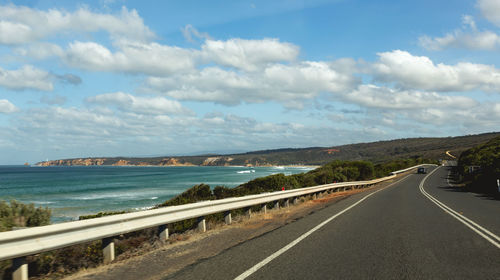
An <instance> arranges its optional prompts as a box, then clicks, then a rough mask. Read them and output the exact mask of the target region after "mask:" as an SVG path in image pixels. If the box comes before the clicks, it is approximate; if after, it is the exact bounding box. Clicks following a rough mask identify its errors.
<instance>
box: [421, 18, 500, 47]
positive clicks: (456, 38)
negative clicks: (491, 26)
mask: <svg viewBox="0 0 500 280" xmlns="http://www.w3.org/2000/svg"><path fill="white" fill-rule="evenodd" d="M462 23H463V24H464V28H462V29H457V30H455V31H453V32H452V33H448V34H446V35H445V36H443V37H435V38H431V37H429V36H422V37H420V38H419V43H420V45H421V46H422V47H424V48H426V49H428V50H434V51H437V50H443V49H447V48H465V49H469V50H498V49H500V35H498V34H497V33H495V32H493V31H489V30H485V31H480V30H478V29H477V27H476V23H475V21H474V19H473V18H472V16H470V15H465V16H463V17H462Z"/></svg>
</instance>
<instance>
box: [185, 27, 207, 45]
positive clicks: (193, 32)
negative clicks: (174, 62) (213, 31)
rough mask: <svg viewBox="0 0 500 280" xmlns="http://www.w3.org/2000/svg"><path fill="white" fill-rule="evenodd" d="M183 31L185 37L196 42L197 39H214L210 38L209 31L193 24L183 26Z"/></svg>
mask: <svg viewBox="0 0 500 280" xmlns="http://www.w3.org/2000/svg"><path fill="white" fill-rule="evenodd" d="M181 32H182V35H183V36H184V38H185V39H186V40H187V41H188V42H191V43H194V42H196V39H206V40H210V39H212V38H210V35H208V33H206V32H200V31H198V30H197V29H196V28H194V26H192V25H191V24H187V25H186V26H184V27H183V28H181Z"/></svg>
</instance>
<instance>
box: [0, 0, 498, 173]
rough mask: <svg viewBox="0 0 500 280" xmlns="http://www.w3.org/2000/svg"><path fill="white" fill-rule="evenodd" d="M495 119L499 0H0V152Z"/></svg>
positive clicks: (334, 141)
mask: <svg viewBox="0 0 500 280" xmlns="http://www.w3.org/2000/svg"><path fill="white" fill-rule="evenodd" d="M493 131H500V0H477V1H467V0H462V1H453V4H450V2H449V1H435V0H432V1H430V0H422V1H413V0H412V1H407V0H401V1H382V0H371V1H362V0H331V1H330V0H309V1H305V0H304V1H299V0H289V1H260V0H256V1H236V0H233V1H191V0H181V1H177V0H168V1H143V0H141V1H136V0H96V1H85V2H81V1H80V2H79V1H57V0H40V1H2V0H0V164H22V163H24V162H29V163H36V162H38V161H43V160H54V159H62V158H77V157H104V156H163V155H194V154H204V153H234V152H246V151H254V150H263V149H274V148H285V147H295V148H298V147H314V146H323V147H327V146H335V145H342V144H349V143H360V142H372V141H379V140H389V139H399V138H410V137H446V136H458V135H467V134H477V133H484V132H493Z"/></svg>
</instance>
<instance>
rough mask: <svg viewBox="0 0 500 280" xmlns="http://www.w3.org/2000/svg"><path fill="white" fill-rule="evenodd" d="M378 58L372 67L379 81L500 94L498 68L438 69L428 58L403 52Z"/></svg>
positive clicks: (441, 66) (442, 66) (443, 66)
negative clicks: (478, 90)
mask: <svg viewBox="0 0 500 280" xmlns="http://www.w3.org/2000/svg"><path fill="white" fill-rule="evenodd" d="M378 56H379V57H380V59H379V61H377V62H375V63H373V65H372V66H371V72H372V74H373V75H374V77H375V79H376V80H378V81H382V82H389V83H391V82H395V83H397V84H398V85H399V86H401V87H404V88H417V89H422V90H431V91H470V90H475V89H480V90H485V91H494V92H499V91H500V70H499V69H497V68H495V67H494V66H490V65H484V64H474V63H468V62H461V63H458V64H456V65H446V64H442V63H439V64H437V65H436V64H434V63H433V62H432V60H431V59H430V58H428V57H425V56H414V55H412V54H410V53H408V52H406V51H401V50H395V51H392V52H383V53H378Z"/></svg>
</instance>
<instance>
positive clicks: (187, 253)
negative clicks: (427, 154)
mask: <svg viewBox="0 0 500 280" xmlns="http://www.w3.org/2000/svg"><path fill="white" fill-rule="evenodd" d="M402 176H405V174H402V175H399V176H398V179H399V178H401V177H402ZM396 180H397V179H396ZM394 181H395V180H391V181H388V182H384V183H381V184H379V185H377V186H374V187H372V188H369V189H379V188H384V187H386V186H388V185H389V184H391V183H392V182H394ZM369 189H359V190H352V191H346V192H338V193H332V194H328V195H324V196H322V197H319V198H318V199H316V200H305V199H302V200H301V201H300V203H299V204H297V205H291V206H290V207H288V208H281V209H279V210H268V211H267V213H266V214H263V213H254V214H252V216H251V218H248V217H235V218H234V219H233V223H232V224H231V225H224V224H208V225H207V228H208V229H207V232H205V233H197V232H194V231H191V232H187V233H183V234H174V235H171V236H170V238H169V241H168V243H167V244H155V246H143V247H142V248H141V247H139V248H138V249H137V250H136V251H135V252H133V253H129V254H123V255H120V256H118V258H117V259H116V260H115V261H114V263H112V264H109V265H102V266H99V267H96V268H92V269H88V270H82V271H80V272H78V273H76V274H73V275H71V276H68V277H66V278H65V279H71V280H76V279H78V280H83V279H85V280H87V279H106V280H107V279H109V280H111V279H120V280H128V279H131V280H132V279H133V280H136V279H160V278H163V277H165V276H167V275H169V274H172V273H174V272H177V271H179V270H181V269H182V268H184V267H186V266H188V265H191V264H193V263H195V262H197V261H199V260H202V259H205V258H209V257H212V256H215V255H217V254H219V253H220V252H222V251H224V250H227V249H228V248H231V247H233V246H236V245H238V244H240V243H242V242H245V241H247V240H250V239H252V238H255V237H258V236H260V235H263V234H265V233H267V232H270V231H272V230H275V229H277V228H279V227H282V226H284V225H286V224H288V223H292V222H293V221H295V220H297V219H300V218H302V217H304V216H307V215H309V214H311V213H313V212H315V211H318V210H319V209H322V208H325V207H327V206H329V205H331V204H333V203H336V202H338V201H340V200H342V199H345V198H346V197H349V196H351V195H353V194H356V193H359V192H363V191H366V190H369Z"/></svg>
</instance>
